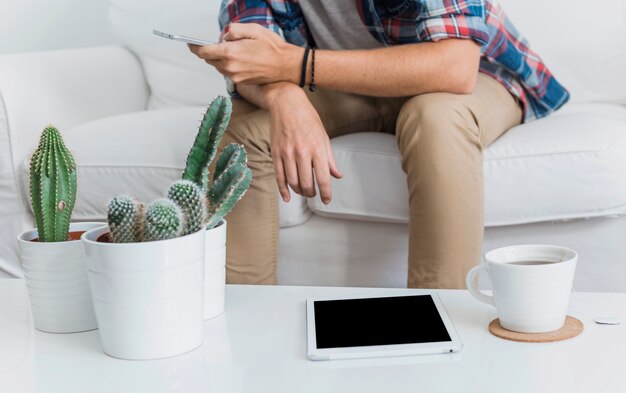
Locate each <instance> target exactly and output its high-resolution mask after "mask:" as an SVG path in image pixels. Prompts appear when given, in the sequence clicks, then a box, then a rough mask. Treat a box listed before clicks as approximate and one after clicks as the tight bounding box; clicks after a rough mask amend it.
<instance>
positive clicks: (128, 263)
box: [82, 227, 205, 360]
mask: <svg viewBox="0 0 626 393" xmlns="http://www.w3.org/2000/svg"><path fill="white" fill-rule="evenodd" d="M108 231H109V229H108V227H104V228H98V229H95V230H91V231H89V232H87V233H85V234H83V236H82V240H83V243H84V244H85V251H86V253H87V270H88V273H89V282H90V284H91V291H92V294H93V302H94V308H95V311H96V317H97V318H98V326H99V328H100V340H101V342H102V348H103V350H104V352H105V353H106V354H108V355H109V356H112V357H115V358H120V359H131V360H143V359H158V358H165V357H170V356H175V355H179V354H182V353H185V352H189V351H191V350H193V349H194V348H197V347H198V346H200V345H201V344H202V311H203V298H204V283H203V278H204V269H203V263H204V238H205V233H204V232H205V230H204V229H202V230H199V231H197V232H195V233H192V234H191V235H187V236H182V237H178V238H175V239H169V240H161V241H154V242H144V243H121V244H116V243H103V242H98V241H97V240H98V238H99V237H100V236H101V235H103V234H106V233H107V232H108Z"/></svg>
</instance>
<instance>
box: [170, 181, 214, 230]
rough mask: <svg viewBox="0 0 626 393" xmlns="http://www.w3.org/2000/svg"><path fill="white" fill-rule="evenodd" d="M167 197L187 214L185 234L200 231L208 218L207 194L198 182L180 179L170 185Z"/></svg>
mask: <svg viewBox="0 0 626 393" xmlns="http://www.w3.org/2000/svg"><path fill="white" fill-rule="evenodd" d="M167 198H168V199H170V200H171V201H173V202H174V203H176V204H177V205H178V207H180V209H181V210H182V212H183V215H184V216H185V225H184V227H183V233H182V234H183V235H189V234H191V233H194V232H196V231H199V230H200V229H201V228H202V227H203V225H204V222H205V220H206V214H207V211H206V208H207V206H206V202H205V196H204V193H203V192H202V190H201V189H200V187H198V186H197V185H196V183H194V182H192V181H189V180H178V181H176V182H174V184H172V185H171V186H170V189H169V190H168V192H167Z"/></svg>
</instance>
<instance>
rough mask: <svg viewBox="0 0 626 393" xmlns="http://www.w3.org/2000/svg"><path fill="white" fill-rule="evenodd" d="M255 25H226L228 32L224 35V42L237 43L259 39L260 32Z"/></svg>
mask: <svg viewBox="0 0 626 393" xmlns="http://www.w3.org/2000/svg"><path fill="white" fill-rule="evenodd" d="M258 27H259V25H258V24H256V23H231V24H230V25H228V32H227V33H226V34H224V41H237V40H243V39H246V38H252V39H254V38H259V36H260V35H261V34H262V30H260V29H258Z"/></svg>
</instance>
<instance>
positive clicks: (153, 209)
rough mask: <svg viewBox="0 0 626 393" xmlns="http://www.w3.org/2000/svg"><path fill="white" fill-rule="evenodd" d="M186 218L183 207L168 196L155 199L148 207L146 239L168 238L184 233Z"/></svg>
mask: <svg viewBox="0 0 626 393" xmlns="http://www.w3.org/2000/svg"><path fill="white" fill-rule="evenodd" d="M184 225H185V218H184V216H183V213H182V211H181V209H180V208H179V207H178V205H176V204H175V203H174V202H172V201H170V200H169V199H167V198H161V199H157V200H155V201H153V202H152V203H150V205H148V208H147V209H146V216H145V219H144V241H146V242H150V241H155V240H167V239H173V238H175V237H178V236H180V235H181V234H182V230H183V227H184Z"/></svg>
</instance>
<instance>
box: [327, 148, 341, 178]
mask: <svg viewBox="0 0 626 393" xmlns="http://www.w3.org/2000/svg"><path fill="white" fill-rule="evenodd" d="M326 152H327V154H328V165H329V167H330V174H331V175H332V176H333V177H334V178H335V179H341V178H342V177H343V173H341V171H340V170H339V168H337V162H336V161H335V155H334V154H333V149H332V148H331V147H330V143H328V144H327V149H326Z"/></svg>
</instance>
